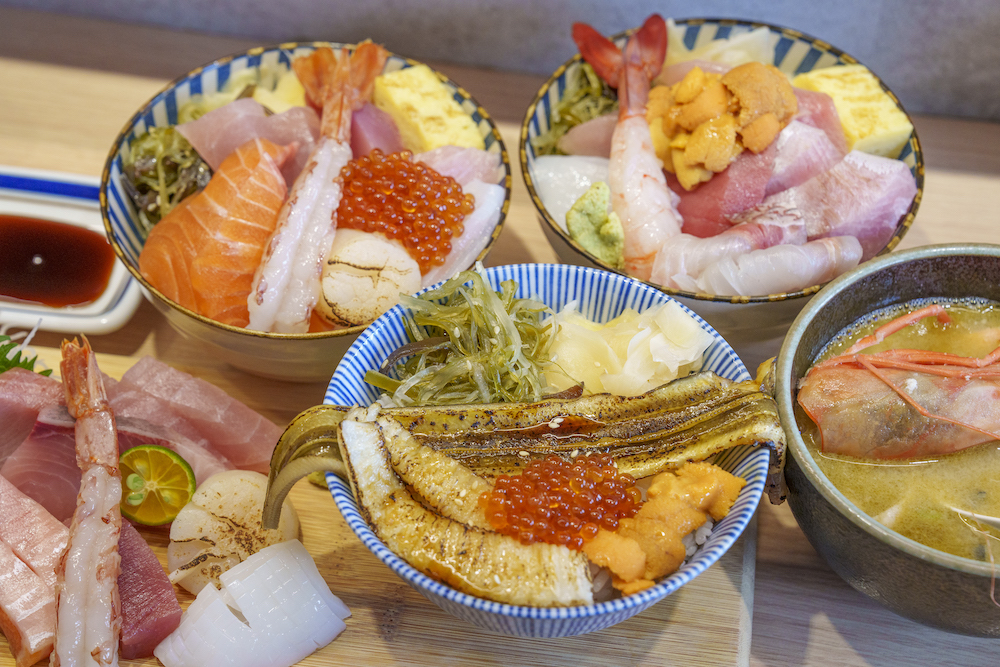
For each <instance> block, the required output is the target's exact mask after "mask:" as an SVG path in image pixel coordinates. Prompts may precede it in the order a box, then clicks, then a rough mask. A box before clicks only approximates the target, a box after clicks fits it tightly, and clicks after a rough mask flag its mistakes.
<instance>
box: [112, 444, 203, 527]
mask: <svg viewBox="0 0 1000 667" xmlns="http://www.w3.org/2000/svg"><path fill="white" fill-rule="evenodd" d="M119 466H120V468H121V474H122V503H121V510H122V516H124V517H125V518H127V519H128V520H130V521H133V522H135V523H141V524H143V525H146V526H162V525H163V524H165V523H170V522H171V521H173V520H174V517H176V516H177V513H178V512H180V511H181V508H182V507H184V506H185V505H186V504H187V503H188V501H189V500H191V496H192V495H194V492H195V489H196V488H197V486H198V484H197V482H196V481H195V478H194V471H192V470H191V466H190V465H188V462H187V461H185V460H184V459H183V458H182V457H181V455H180V454H178V453H177V452H175V451H172V450H170V449H167V448H166V447H161V446H160V445H139V446H137V447H132V448H131V449H127V450H125V451H124V452H122V455H121V457H120V458H119Z"/></svg>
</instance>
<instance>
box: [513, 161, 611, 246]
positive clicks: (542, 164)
mask: <svg viewBox="0 0 1000 667" xmlns="http://www.w3.org/2000/svg"><path fill="white" fill-rule="evenodd" d="M609 164H610V160H609V159H608V158H603V157H592V156H585V155H542V156H539V157H537V158H535V162H534V164H532V166H531V178H532V181H533V182H534V184H535V191H536V192H537V193H538V197H539V199H541V200H542V204H544V205H545V208H546V210H548V212H549V215H551V216H552V219H553V220H555V221H556V224H557V225H559V226H560V227H562V229H563V231H565V230H566V212H567V211H569V209H570V208H572V206H573V204H575V203H576V200H577V199H579V198H580V197H581V196H582V195H583V193H585V192H586V191H587V190H589V189H590V186H591V185H593V184H594V183H598V182H603V183H607V182H608V170H609Z"/></svg>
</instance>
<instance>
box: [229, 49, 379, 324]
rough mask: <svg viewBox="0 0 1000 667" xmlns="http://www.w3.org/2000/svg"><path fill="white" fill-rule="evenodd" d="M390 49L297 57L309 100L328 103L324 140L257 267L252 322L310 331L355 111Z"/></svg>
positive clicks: (297, 68) (318, 51) (295, 187)
mask: <svg viewBox="0 0 1000 667" xmlns="http://www.w3.org/2000/svg"><path fill="white" fill-rule="evenodd" d="M387 57H388V52H387V51H386V50H385V49H383V48H382V47H381V46H379V45H377V44H373V43H371V42H364V43H362V44H359V45H358V47H357V49H355V51H354V53H353V54H350V55H348V54H347V53H342V54H341V55H340V57H337V55H336V54H334V52H333V50H332V49H330V48H329V47H322V48H319V49H316V50H315V51H314V52H313V53H312V54H310V55H309V56H306V57H303V58H297V59H296V60H295V61H293V62H292V67H293V68H294V70H295V73H296V75H298V77H299V80H300V81H301V82H302V85H303V87H304V88H305V90H306V95H307V97H308V99H309V101H310V102H311V103H312V104H314V105H315V106H319V107H321V108H322V116H321V121H320V135H321V136H320V139H319V141H318V142H317V144H316V147H315V148H314V149H313V152H312V154H311V155H310V156H309V161H308V162H307V163H306V166H305V167H304V168H303V170H302V172H301V173H300V174H299V176H298V178H296V179H295V183H294V184H293V185H292V188H291V192H290V193H289V196H288V199H287V200H286V201H285V204H284V205H283V206H282V208H281V211H280V212H279V213H278V223H277V226H276V228H275V230H274V233H273V234H272V236H271V239H270V241H269V243H268V246H267V248H266V249H265V250H264V257H263V259H262V260H261V263H260V265H259V266H258V268H257V271H256V273H255V274H254V278H253V284H252V288H251V290H250V295H249V297H248V298H247V306H248V309H249V311H250V323H249V324H248V328H249V329H256V330H258V331H274V332H279V333H304V332H306V331H308V330H309V321H310V317H311V314H312V311H313V307H314V306H315V305H316V301H317V300H318V298H319V292H320V276H321V274H322V271H323V262H324V261H325V260H326V256H327V254H328V253H329V252H330V246H331V245H332V243H333V236H334V233H335V232H336V229H337V207H338V206H339V204H340V199H341V196H342V194H343V183H342V181H341V179H340V170H341V169H343V167H344V166H345V165H347V163H348V162H349V161H350V160H351V158H352V157H353V155H352V153H351V145H350V142H351V114H352V112H353V111H354V110H355V109H357V108H360V107H361V105H362V104H363V103H364V102H365V101H366V100H368V99H369V98H370V97H371V93H372V89H373V87H374V83H375V77H376V76H378V75H379V74H380V73H381V72H382V68H383V67H384V66H385V61H386V58H387Z"/></svg>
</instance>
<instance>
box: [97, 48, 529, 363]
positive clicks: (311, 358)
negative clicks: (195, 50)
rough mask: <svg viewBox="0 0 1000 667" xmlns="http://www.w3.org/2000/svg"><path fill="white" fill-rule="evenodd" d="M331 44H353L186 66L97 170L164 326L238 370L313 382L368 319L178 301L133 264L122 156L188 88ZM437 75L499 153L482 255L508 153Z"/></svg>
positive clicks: (166, 119) (170, 112) (112, 235)
mask: <svg viewBox="0 0 1000 667" xmlns="http://www.w3.org/2000/svg"><path fill="white" fill-rule="evenodd" d="M321 46H329V47H331V48H333V49H334V50H339V49H348V50H350V49H353V48H354V45H353V44H340V43H333V42H308V43H302V44H298V43H288V44H280V45H278V46H273V47H256V48H253V49H250V50H249V51H246V52H244V53H238V54H235V55H232V56H226V57H225V58H220V59H219V60H216V61H214V62H211V63H208V64H206V65H203V66H202V67H198V68H197V69H195V70H193V71H191V72H188V73H187V74H184V75H183V76H181V77H179V78H177V79H176V80H174V81H173V82H171V83H170V84H168V85H167V87H166V88H164V89H163V90H162V91H160V92H159V93H157V94H156V95H154V96H153V98H152V99H151V100H149V101H148V102H147V103H146V104H144V105H143V106H142V107H141V108H140V109H139V110H138V111H136V112H135V114H134V115H133V116H132V117H131V118H130V119H129V120H128V121H127V122H126V123H125V126H124V127H123V128H122V130H121V132H120V133H119V134H118V137H117V139H115V142H114V144H113V145H112V146H111V151H110V153H109V154H108V158H107V161H106V163H105V165H104V172H103V173H102V175H101V187H100V193H99V197H100V205H101V214H102V215H103V216H104V228H105V231H106V232H107V236H108V241H109V242H110V243H111V246H112V247H113V248H114V250H115V253H116V254H117V255H118V257H119V259H121V261H122V263H123V264H125V267H126V268H127V269H128V270H129V272H131V274H132V276H133V277H134V278H135V279H136V280H137V281H138V282H139V284H140V285H141V286H142V291H143V293H144V294H145V295H146V298H147V299H149V301H150V302H151V303H152V304H153V306H154V307H155V308H156V309H157V310H158V311H159V312H160V313H162V314H163V316H164V317H165V318H166V319H167V322H169V323H170V326H171V327H173V328H174V329H175V330H177V331H178V332H179V333H180V334H181V335H182V336H184V337H185V338H188V339H191V340H195V341H200V343H202V344H203V345H204V346H205V348H206V350H208V351H209V352H210V353H211V354H212V355H214V356H215V357H216V358H218V359H221V360H222V361H225V362H226V363H228V364H230V365H231V366H235V367H236V368H239V369H241V370H244V371H247V372H248V373H253V374H254V375H261V376H264V377H270V378H275V379H279V380H290V381H294V382H314V381H319V380H328V379H329V378H330V375H331V374H332V373H333V370H334V369H335V368H336V367H337V362H338V361H339V360H340V358H341V357H342V356H343V355H344V353H345V352H346V351H347V349H348V348H349V347H350V346H351V344H352V343H354V341H355V339H357V337H358V334H359V333H361V332H362V331H364V330H365V328H366V326H367V325H360V326H354V327H350V328H346V329H337V330H335V331H324V332H317V333H303V334H281V333H263V332H260V331H252V330H250V329H244V328H242V327H236V326H231V325H228V324H222V323H220V322H216V321H215V320H212V319H209V318H207V317H205V316H203V315H199V314H198V313H196V312H194V311H192V310H189V309H187V308H184V307H183V306H181V305H179V304H178V303H176V302H175V301H173V300H172V299H170V298H168V297H167V296H165V295H164V294H163V293H162V292H160V291H159V290H158V289H156V287H154V286H153V285H151V284H150V283H149V281H148V280H146V278H145V277H143V275H142V274H141V273H140V272H139V253H141V252H142V246H143V244H144V243H145V241H146V232H145V230H144V229H143V227H142V225H141V224H140V222H139V220H138V216H137V214H136V211H135V207H134V206H133V205H132V201H131V200H130V199H129V197H128V195H127V194H126V192H125V187H124V186H123V185H122V182H121V173H122V160H123V159H124V158H125V156H127V155H128V152H129V146H130V145H131V144H132V142H133V141H134V140H135V139H136V137H139V136H142V135H143V134H145V133H146V132H147V131H148V129H149V128H151V127H163V126H167V125H174V124H176V123H177V113H178V109H179V108H180V107H181V106H182V105H184V104H185V103H186V102H188V101H189V100H190V99H191V98H192V97H193V96H195V95H197V94H199V93H202V94H208V93H215V92H218V91H220V90H224V89H225V86H226V82H228V81H230V80H231V79H234V78H236V77H239V75H240V73H241V72H244V71H245V70H248V69H252V68H258V67H261V66H269V67H275V66H278V65H284V66H286V67H290V66H291V61H292V60H293V59H295V58H297V57H299V56H305V55H308V54H309V53H311V52H312V51H313V50H315V49H316V48H319V47H321ZM417 64H419V63H417V62H416V61H414V60H411V59H409V58H404V57H402V56H399V55H396V54H392V53H390V54H389V57H388V59H387V60H386V64H385V69H384V70H383V71H384V72H393V71H396V70H399V69H403V68H406V67H412V66H414V65H417ZM437 75H438V77H439V78H440V79H441V81H442V82H443V83H444V84H445V86H446V87H447V88H448V89H449V91H450V92H451V95H452V97H453V98H454V100H455V101H456V102H458V103H459V104H460V105H461V107H462V109H463V110H464V111H465V113H467V114H468V115H469V116H470V117H471V118H472V119H473V121H474V122H475V124H476V127H477V128H478V130H479V133H480V135H481V136H482V137H483V142H484V144H485V146H486V150H487V151H489V152H491V153H494V154H496V155H499V157H500V169H499V170H498V172H497V180H496V183H497V184H498V185H500V186H502V187H503V188H504V191H505V196H504V201H503V204H502V206H501V209H500V217H499V219H498V221H497V224H496V226H495V227H494V228H493V230H492V232H491V234H490V238H489V240H488V241H487V242H486V245H485V247H484V248H483V250H482V251H481V252H480V254H479V257H478V258H477V260H483V259H485V258H486V255H487V254H488V253H489V251H490V248H491V247H492V246H493V243H494V242H495V241H496V239H497V237H498V236H499V235H500V230H501V229H502V227H503V223H504V218H506V216H507V210H508V208H509V207H510V183H511V178H510V160H509V158H508V156H507V150H506V148H505V146H504V143H503V140H502V139H501V138H500V131H499V130H498V129H497V126H496V124H495V123H494V122H493V120H492V119H491V118H490V116H489V114H488V113H487V112H486V110H485V109H483V107H481V106H480V105H479V103H478V102H476V100H475V99H473V98H472V96H471V95H469V94H468V93H467V92H465V90H463V89H462V88H461V87H459V86H458V85H457V84H456V83H454V82H453V81H451V80H450V79H449V78H448V77H446V76H445V75H443V74H441V73H439V72H438V73H437Z"/></svg>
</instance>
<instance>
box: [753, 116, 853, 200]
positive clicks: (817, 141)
mask: <svg viewBox="0 0 1000 667" xmlns="http://www.w3.org/2000/svg"><path fill="white" fill-rule="evenodd" d="M775 148H776V150H777V154H776V155H775V158H774V169H773V171H772V172H771V179H770V180H769V181H768V182H767V189H766V191H765V194H766V195H767V196H771V195H773V194H777V193H779V192H782V191H784V190H787V189H788V188H793V187H795V186H796V185H799V184H801V183H805V182H806V181H808V180H809V179H810V178H812V177H813V176H816V175H818V174H820V173H822V172H824V171H826V170H827V169H829V168H830V167H832V166H833V165H835V164H837V162H839V161H840V160H841V158H843V157H844V154H843V153H841V152H840V151H838V150H837V148H836V147H835V146H834V145H833V144H832V143H831V142H830V139H829V138H828V137H827V135H826V133H824V132H823V131H822V130H820V129H819V128H815V127H813V126H811V125H806V124H805V123H802V122H799V121H797V120H793V121H792V122H791V123H789V124H788V125H787V126H786V127H785V129H783V130H782V131H781V134H779V135H778V139H777V141H776V142H775Z"/></svg>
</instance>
